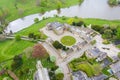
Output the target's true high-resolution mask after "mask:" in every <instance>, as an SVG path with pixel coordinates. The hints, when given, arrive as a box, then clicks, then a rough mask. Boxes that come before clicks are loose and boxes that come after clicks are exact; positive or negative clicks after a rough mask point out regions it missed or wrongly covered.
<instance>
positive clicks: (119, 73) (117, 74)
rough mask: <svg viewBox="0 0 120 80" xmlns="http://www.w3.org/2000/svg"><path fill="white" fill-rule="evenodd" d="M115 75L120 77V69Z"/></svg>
mask: <svg viewBox="0 0 120 80" xmlns="http://www.w3.org/2000/svg"><path fill="white" fill-rule="evenodd" d="M115 76H116V77H117V78H118V79H120V71H119V72H117V73H116V74H115Z"/></svg>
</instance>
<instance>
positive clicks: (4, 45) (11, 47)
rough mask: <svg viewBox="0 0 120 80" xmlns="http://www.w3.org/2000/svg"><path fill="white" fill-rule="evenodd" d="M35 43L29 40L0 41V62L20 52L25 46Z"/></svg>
mask: <svg viewBox="0 0 120 80" xmlns="http://www.w3.org/2000/svg"><path fill="white" fill-rule="evenodd" d="M34 44H35V43H33V42H29V41H24V40H21V41H15V40H5V41H1V42H0V62H1V61H4V60H6V59H9V58H12V57H13V56H14V55H17V54H20V53H21V52H22V51H23V50H24V49H25V48H27V47H29V46H33V45H34Z"/></svg>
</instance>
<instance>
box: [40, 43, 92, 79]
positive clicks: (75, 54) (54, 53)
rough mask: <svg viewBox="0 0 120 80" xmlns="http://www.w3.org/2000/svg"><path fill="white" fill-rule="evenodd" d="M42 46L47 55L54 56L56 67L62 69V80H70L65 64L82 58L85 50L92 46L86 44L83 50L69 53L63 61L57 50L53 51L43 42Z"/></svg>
mask: <svg viewBox="0 0 120 80" xmlns="http://www.w3.org/2000/svg"><path fill="white" fill-rule="evenodd" d="M42 45H43V46H44V47H45V48H46V50H47V51H48V52H49V55H52V56H55V57H56V59H57V61H56V65H58V66H59V67H60V68H62V70H63V73H64V80H71V77H70V74H71V72H70V70H69V68H68V66H67V64H68V63H69V62H70V61H71V60H73V59H75V58H79V57H80V56H82V54H83V53H84V51H86V50H87V49H89V48H91V47H92V46H91V45H90V44H87V45H86V46H84V47H83V49H82V50H81V51H76V52H73V53H71V54H70V55H69V56H68V57H67V58H65V59H63V58H62V57H61V56H60V55H59V54H60V53H59V52H58V51H57V50H55V49H54V48H52V46H51V45H49V44H48V43H46V42H44V43H42Z"/></svg>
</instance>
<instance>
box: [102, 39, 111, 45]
mask: <svg viewBox="0 0 120 80" xmlns="http://www.w3.org/2000/svg"><path fill="white" fill-rule="evenodd" d="M102 43H103V44H110V42H109V41H108V40H106V39H105V40H104V41H103V42H102Z"/></svg>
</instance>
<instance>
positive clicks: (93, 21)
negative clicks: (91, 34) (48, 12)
mask: <svg viewBox="0 0 120 80" xmlns="http://www.w3.org/2000/svg"><path fill="white" fill-rule="evenodd" d="M70 19H74V20H75V21H83V22H84V23H85V24H86V25H89V24H92V25H99V26H102V25H105V24H107V25H110V26H118V25H120V23H119V22H120V20H104V19H94V18H69V17H53V18H47V19H44V20H41V21H39V22H38V23H35V24H33V25H31V26H29V27H27V28H25V29H23V30H21V31H18V32H16V33H15V34H19V35H21V36H26V35H28V34H29V33H36V34H39V33H40V31H39V30H40V29H41V28H43V27H45V26H46V24H47V23H49V22H54V21H58V22H61V23H68V21H69V20H70Z"/></svg>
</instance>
